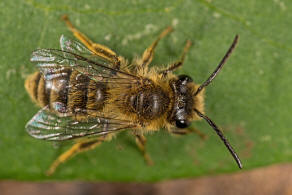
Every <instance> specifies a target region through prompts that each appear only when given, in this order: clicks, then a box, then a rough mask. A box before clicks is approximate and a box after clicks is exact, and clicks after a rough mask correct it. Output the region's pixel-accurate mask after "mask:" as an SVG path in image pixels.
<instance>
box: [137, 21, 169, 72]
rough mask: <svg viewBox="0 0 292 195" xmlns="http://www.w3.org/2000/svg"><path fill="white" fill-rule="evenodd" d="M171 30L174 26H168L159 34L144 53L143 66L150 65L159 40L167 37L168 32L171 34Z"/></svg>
mask: <svg viewBox="0 0 292 195" xmlns="http://www.w3.org/2000/svg"><path fill="white" fill-rule="evenodd" d="M171 31H173V28H172V27H171V26H169V27H167V28H166V29H165V30H164V31H162V33H161V34H160V35H159V37H158V38H157V39H156V40H155V41H154V42H153V43H152V44H151V45H150V46H149V47H148V48H147V49H146V50H145V51H144V53H143V55H142V64H141V66H142V67H146V66H148V65H149V64H150V63H151V61H152V59H153V55H154V50H155V48H156V46H157V44H158V42H159V41H160V40H161V39H162V38H163V37H165V36H166V35H167V34H169V33H170V32H171Z"/></svg>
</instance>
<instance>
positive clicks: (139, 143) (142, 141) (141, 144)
mask: <svg viewBox="0 0 292 195" xmlns="http://www.w3.org/2000/svg"><path fill="white" fill-rule="evenodd" d="M135 136H136V144H137V146H138V148H139V150H140V151H141V152H142V154H143V157H144V159H145V161H146V163H147V164H148V165H153V161H152V160H151V158H150V156H149V155H148V153H147V152H146V148H145V145H146V141H147V140H146V138H145V137H144V136H143V135H137V134H135Z"/></svg>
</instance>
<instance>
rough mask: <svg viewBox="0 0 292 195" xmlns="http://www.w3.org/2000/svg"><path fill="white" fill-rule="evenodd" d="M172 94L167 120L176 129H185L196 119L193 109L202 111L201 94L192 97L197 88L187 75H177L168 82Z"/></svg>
mask: <svg viewBox="0 0 292 195" xmlns="http://www.w3.org/2000/svg"><path fill="white" fill-rule="evenodd" d="M170 86H171V88H172V91H173V94H174V98H173V99H174V102H173V108H172V112H171V114H170V116H169V117H168V118H169V120H170V121H171V123H172V124H173V125H175V126H176V127H177V128H179V129H181V128H187V127H188V126H190V123H191V122H192V121H193V120H196V119H198V116H197V115H196V114H195V113H194V108H196V109H199V110H201V111H202V110H203V105H204V104H203V95H202V94H203V93H202V92H201V93H200V94H199V95H197V96H194V93H195V92H196V90H197V89H198V88H199V86H198V85H196V84H195V83H194V82H193V79H192V78H191V77H189V76H187V75H179V76H178V77H177V79H175V80H173V81H171V82H170Z"/></svg>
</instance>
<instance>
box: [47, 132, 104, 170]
mask: <svg viewBox="0 0 292 195" xmlns="http://www.w3.org/2000/svg"><path fill="white" fill-rule="evenodd" d="M103 141H104V138H99V139H94V140H83V141H80V142H78V143H76V144H74V145H73V146H72V147H71V148H70V149H69V150H67V151H65V152H64V153H63V154H61V155H60V156H59V157H58V158H57V159H56V160H55V161H54V162H53V163H52V165H51V166H50V168H49V170H48V171H47V172H46V174H47V175H52V174H53V173H54V172H55V170H56V168H57V167H58V166H59V165H60V164H61V163H64V162H65V161H67V160H68V159H69V158H71V157H73V156H75V155H76V154H78V153H81V152H85V151H88V150H92V149H94V148H96V147H97V146H99V145H100V144H101V143H102V142H103Z"/></svg>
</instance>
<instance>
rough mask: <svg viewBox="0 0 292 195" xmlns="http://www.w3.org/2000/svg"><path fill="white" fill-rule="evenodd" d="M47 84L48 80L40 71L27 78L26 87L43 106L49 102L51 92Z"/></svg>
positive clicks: (32, 97)
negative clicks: (47, 88)
mask: <svg viewBox="0 0 292 195" xmlns="http://www.w3.org/2000/svg"><path fill="white" fill-rule="evenodd" d="M45 85H46V82H45V80H44V78H43V76H42V75H41V73H40V72H35V73H33V74H31V75H29V76H28V77H27V79H26V80H25V89H26V90H27V92H28V94H29V96H30V97H31V99H32V100H33V101H34V102H36V103H37V104H38V105H39V106H41V107H44V106H46V105H48V104H49V93H48V92H47V91H46V87H45Z"/></svg>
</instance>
